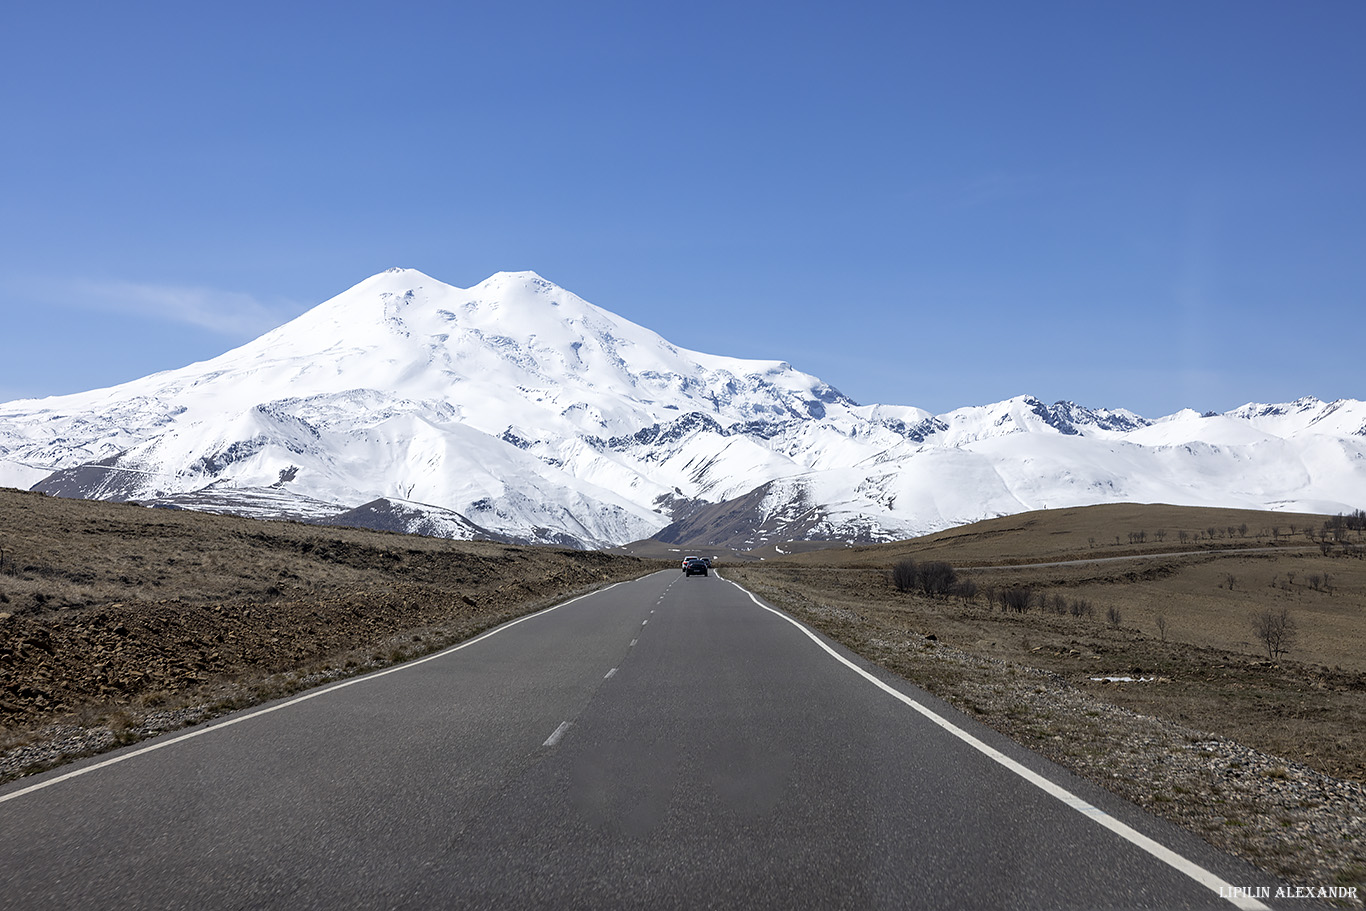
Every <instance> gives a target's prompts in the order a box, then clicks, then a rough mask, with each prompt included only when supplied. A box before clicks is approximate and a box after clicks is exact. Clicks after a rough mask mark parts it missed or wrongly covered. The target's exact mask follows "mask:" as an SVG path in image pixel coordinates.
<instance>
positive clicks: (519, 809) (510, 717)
mask: <svg viewBox="0 0 1366 911" xmlns="http://www.w3.org/2000/svg"><path fill="white" fill-rule="evenodd" d="M1031 778H1036V779H1037V780H1031ZM1040 782H1045V783H1046V784H1047V787H1049V788H1051V789H1052V791H1053V792H1054V793H1050V791H1049V790H1046V789H1045V786H1041V785H1040ZM1059 793H1064V794H1066V795H1068V796H1067V797H1061V798H1060V797H1059ZM1107 821H1108V822H1107ZM1125 832H1128V833H1131V834H1129V835H1125V834H1123V833H1125ZM1134 835H1137V841H1138V842H1139V843H1140V844H1136V843H1135V841H1136V839H1135V838H1134V837H1133V836H1134ZM1147 839H1151V840H1152V844H1153V845H1160V846H1161V847H1160V848H1159V849H1158V850H1157V853H1158V854H1163V852H1167V851H1170V852H1174V854H1172V855H1171V856H1172V857H1179V858H1180V860H1181V864H1185V865H1187V866H1188V867H1189V869H1187V870H1186V872H1181V871H1180V870H1178V869H1176V868H1175V867H1173V866H1172V865H1171V861H1170V858H1168V859H1167V860H1163V859H1159V857H1158V856H1155V854H1154V852H1153V848H1152V847H1151V845H1148V846H1146V847H1145V846H1143V844H1142V843H1143V842H1145V841H1146V840H1147ZM1164 856H1165V855H1164ZM1181 864H1178V866H1180V865H1181ZM1190 869H1197V870H1199V871H1200V872H1201V874H1203V878H1204V879H1205V882H1203V883H1202V882H1199V881H1197V879H1196V878H1193V875H1196V874H1191V873H1190ZM1274 885H1275V884H1274V882H1273V881H1272V880H1271V879H1270V878H1269V877H1268V876H1267V875H1266V874H1264V873H1260V872H1258V871H1255V870H1254V869H1253V868H1251V867H1248V866H1247V865H1245V864H1243V863H1242V862H1240V861H1237V860H1235V859H1233V858H1230V857H1228V856H1226V855H1223V854H1220V853H1218V852H1216V851H1214V850H1213V849H1212V848H1210V847H1209V846H1208V845H1206V844H1204V843H1203V842H1200V841H1198V840H1197V839H1195V838H1193V837H1191V836H1189V835H1187V834H1185V833H1183V832H1181V831H1179V830H1176V829H1174V828H1173V827H1171V826H1169V825H1167V824H1165V823H1162V822H1161V821H1159V820H1157V819H1155V818H1153V817H1151V816H1148V815H1147V814H1145V813H1143V812H1142V811H1141V810H1139V809H1137V808H1136V807H1133V806H1132V805H1130V804H1127V803H1125V802H1123V801H1121V800H1118V799H1117V798H1114V797H1113V796H1111V795H1109V794H1108V793H1106V792H1104V791H1102V790H1100V789H1098V788H1095V787H1093V786H1091V785H1089V784H1087V783H1086V782H1083V781H1080V780H1078V779H1076V778H1073V777H1072V776H1070V775H1069V774H1068V773H1067V772H1065V771H1064V770H1061V769H1059V768H1058V767H1056V766H1053V765H1051V764H1050V763H1048V762H1047V761H1045V760H1043V759H1042V758H1040V757H1038V756H1037V755H1035V754H1032V753H1029V752H1028V751H1025V750H1023V749H1021V748H1019V747H1017V746H1016V745H1014V744H1013V743H1011V742H1009V741H1007V740H1006V739H1005V738H1003V737H1001V736H999V735H997V734H995V733H994V732H991V731H989V730H987V729H985V728H983V727H981V726H980V725H977V724H975V723H973V722H972V721H970V720H968V719H967V718H965V717H964V716H962V715H960V714H959V713H957V712H955V711H954V710H953V709H951V708H949V707H948V706H946V705H944V704H942V703H940V702H938V701H937V700H935V699H933V697H930V696H928V695H927V694H925V693H923V692H922V691H920V690H918V689H916V688H914V687H912V686H910V685H909V684H907V683H906V682H905V681H903V680H901V679H900V678H894V677H892V676H891V675H889V674H887V673H886V672H883V671H880V670H879V669H877V668H874V667H871V666H869V665H867V664H866V663H865V662H863V661H861V660H860V659H858V658H856V657H853V656H852V655H851V654H850V653H848V652H847V651H845V650H843V649H842V648H840V647H839V646H835V645H832V644H831V643H829V642H828V641H827V640H824V639H823V638H822V637H819V636H817V635H816V634H814V633H811V632H809V631H808V630H806V629H805V628H804V627H800V626H798V625H797V624H795V623H794V622H793V621H791V620H790V619H788V618H787V617H786V616H785V615H782V614H779V613H778V612H776V611H774V610H772V609H771V608H768V607H767V606H765V605H763V604H761V603H760V602H758V601H757V600H756V599H754V598H752V597H751V596H750V595H749V594H748V593H747V592H745V591H743V590H742V589H740V588H739V587H738V586H735V585H733V584H731V583H728V582H726V581H725V580H723V579H721V578H719V577H717V576H716V575H711V576H707V577H684V576H682V575H681V574H679V573H677V572H676V571H665V572H658V573H654V574H652V575H649V576H646V577H644V578H641V579H639V580H636V581H634V582H629V583H622V584H618V585H615V586H611V587H609V588H607V589H604V590H601V591H599V592H597V593H595V594H592V595H588V596H583V597H581V598H578V599H574V600H573V601H570V602H566V603H564V604H562V605H560V606H558V607H556V608H552V609H550V610H548V611H544V612H541V613H539V614H534V615H531V616H529V617H526V618H522V619H521V620H518V621H514V622H513V623H510V624H507V625H505V626H503V627H500V628H498V629H497V630H494V631H491V632H490V633H486V634H485V635H484V636H482V637H479V638H478V639H475V640H471V641H470V642H468V643H465V644H464V645H462V646H459V647H456V648H453V649H450V650H447V651H446V652H443V653H439V654H438V655H434V656H430V657H429V658H427V659H423V660H421V661H417V662H412V663H410V664H407V665H402V666H400V667H398V668H393V669H390V670H389V671H386V672H381V673H377V674H374V675H370V676H369V677H363V678H355V679H353V680H350V681H347V682H346V683H344V684H340V685H334V686H332V687H329V688H324V689H320V690H315V691H312V692H310V693H308V694H305V695H304V696H302V697H296V698H294V699H291V700H286V701H283V702H279V703H274V704H270V705H267V706H262V707H259V708H257V709H253V710H250V711H247V712H243V713H239V714H237V715H233V716H229V717H227V718H225V719H222V720H220V721H218V722H216V723H214V724H213V725H209V726H206V727H204V728H198V729H193V730H192V731H190V732H186V733H182V734H178V735H168V736H167V737H163V738H160V739H157V740H153V741H149V742H147V743H144V744H141V745H138V746H135V747H129V748H127V749H125V750H123V751H120V752H118V753H114V754H107V755H106V756H103V757H98V758H93V759H90V760H86V761H83V762H81V763H77V764H74V765H72V766H67V767H64V768H62V769H58V770H54V771H53V772H49V773H47V774H45V775H43V776H36V777H33V778H28V779H23V780H20V781H17V782H12V783H10V784H8V785H6V786H4V787H3V788H0V908H77V907H80V908H88V907H120V908H246V907H252V908H260V907H267V908H333V907H351V908H379V907H384V908H428V907H462V908H512V907H516V908H526V907H543V908H566V907H594V908H627V907H645V906H649V907H652V908H653V907H661V908H706V907H718V908H719V907H756V908H800V907H820V908H879V907H886V908H916V907H923V908H955V907H959V908H980V907H996V908H1055V907H1056V908H1070V907H1088V908H1204V907H1222V908H1227V907H1233V906H1234V905H1231V904H1230V903H1229V902H1227V901H1224V900H1222V899H1221V898H1220V895H1219V890H1220V889H1221V888H1223V887H1224V886H1236V887H1239V888H1244V887H1249V886H1252V887H1257V886H1274ZM1238 905H1240V906H1242V907H1258V906H1259V905H1258V904H1257V903H1256V902H1253V901H1247V900H1240V901H1239V902H1238ZM1298 906H1302V905H1297V907H1298Z"/></svg>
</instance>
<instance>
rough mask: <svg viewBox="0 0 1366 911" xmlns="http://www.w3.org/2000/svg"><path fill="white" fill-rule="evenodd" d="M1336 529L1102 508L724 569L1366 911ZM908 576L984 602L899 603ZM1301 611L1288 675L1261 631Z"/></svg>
mask: <svg viewBox="0 0 1366 911" xmlns="http://www.w3.org/2000/svg"><path fill="white" fill-rule="evenodd" d="M1325 518H1326V517H1323V516H1303V515H1287V514H1281V513H1258V512H1247V511H1233V510H1208V509H1188V508H1178V507H1167V506H1136V505H1123V506H1097V507H1087V508H1084V509H1066V510H1057V511H1048V512H1037V513H1030V514H1026V515H1020V516H1013V517H1009V518H1001V519H994V520H990V521H986V522H980V523H976V524H974V525H969V526H964V527H962V528H957V529H951V530H948V531H945V532H941V533H939V534H935V535H930V536H926V537H924V538H919V539H915V540H912V541H904V542H898V543H895V544H887V545H879V546H872V547H859V548H843V549H828V550H822V551H816V552H808V553H804V554H800V555H793V556H788V557H769V558H768V559H767V560H765V562H763V563H761V564H755V563H745V564H743V565H741V564H732V565H730V566H728V567H727V568H725V569H724V570H723V572H724V575H725V576H726V577H727V578H731V579H734V580H736V581H738V582H740V583H741V584H743V585H745V586H746V587H748V588H751V589H752V590H754V591H756V592H757V593H758V594H760V595H761V596H763V597H765V598H767V599H768V600H770V601H772V602H773V603H775V604H778V605H780V606H782V607H784V608H785V609H787V610H789V611H790V612H791V613H793V614H794V615H796V616H797V617H799V618H800V619H803V620H805V621H807V622H809V623H811V624H812V625H813V626H816V627H817V628H819V629H821V630H822V631H823V632H825V633H827V634H828V635H831V636H832V637H834V638H836V639H839V640H841V641H842V642H844V643H845V644H846V645H848V646H849V647H851V648H852V649H854V650H855V651H857V652H859V653H860V654H862V655H863V656H864V657H866V658H868V659H869V660H871V661H874V662H876V663H878V664H881V665H883V666H884V667H887V668H889V669H891V670H894V671H896V672H897V673H900V674H902V675H903V676H905V677H907V678H908V679H910V680H912V681H914V682H916V683H919V684H921V685H922V686H924V687H926V688H927V689H929V690H930V691H931V692H934V693H936V694H937V695H940V696H942V697H944V698H946V699H948V700H949V701H951V702H954V703H955V704H957V705H958V706H960V707H961V708H963V709H965V710H967V711H968V712H970V713H972V714H974V715H976V716H977V717H979V718H980V719H981V720H983V721H985V722H986V723H988V724H990V725H991V726H993V727H996V728H997V729H998V730H1002V731H1003V732H1005V733H1008V734H1010V735H1011V736H1013V737H1015V738H1016V739H1018V740H1020V741H1021V742H1022V743H1025V744H1026V745H1028V746H1030V747H1031V748H1034V749H1036V750H1038V751H1039V752H1042V753H1044V754H1045V755H1047V756H1049V757H1051V758H1053V759H1054V760H1055V761H1058V762H1060V763H1062V764H1063V765H1066V766H1068V767H1070V768H1072V769H1073V770H1074V771H1076V772H1078V773H1079V774H1082V775H1084V776H1086V777H1089V778H1092V779H1093V780H1096V781H1098V782H1100V783H1101V784H1103V785H1105V786H1106V787H1109V788H1111V789H1112V790H1115V791H1117V792H1118V793H1121V794H1123V795H1124V796H1126V797H1128V798H1129V799H1132V800H1134V801H1136V802H1138V803H1140V804H1142V805H1144V806H1147V807H1149V808H1150V809H1152V810H1153V811H1154V812H1158V813H1160V814H1162V815H1165V816H1167V817H1168V818H1171V819H1173V820H1174V821H1176V822H1179V823H1181V824H1182V825H1186V826H1187V827H1189V828H1191V829H1193V830H1195V831H1196V832H1198V833H1199V834H1201V835H1202V836H1204V837H1206V838H1208V839H1209V840H1210V841H1212V842H1214V843H1215V844H1219V845H1221V846H1223V847H1225V848H1227V849H1229V850H1233V851H1235V852H1237V853H1240V854H1242V855H1243V856H1245V857H1247V858H1249V859H1250V860H1252V861H1254V862H1255V863H1258V864H1260V865H1262V866H1264V867H1266V868H1267V869H1269V870H1272V871H1273V872H1277V873H1278V874H1280V875H1283V876H1288V877H1299V878H1304V877H1320V879H1319V880H1316V881H1319V882H1329V883H1336V884H1338V885H1343V886H1353V885H1356V886H1360V887H1361V888H1360V890H1359V891H1360V892H1361V894H1363V895H1366V789H1363V788H1362V783H1363V782H1366V648H1364V646H1366V561H1363V560H1362V559H1361V558H1360V555H1361V552H1362V544H1363V541H1362V537H1361V534H1360V532H1358V531H1355V530H1352V531H1348V532H1347V533H1346V534H1345V535H1343V540H1340V541H1337V542H1334V543H1333V544H1332V545H1331V546H1330V547H1329V548H1328V553H1327V554H1325V553H1324V548H1323V547H1322V545H1321V540H1322V538H1321V535H1320V530H1321V529H1322V527H1323V524H1324V522H1325ZM1306 531H1309V533H1310V534H1308V535H1307V534H1306ZM1140 533H1142V534H1140ZM1330 537H1331V536H1330ZM1183 538H1184V540H1182V539H1183ZM1178 552H1181V553H1180V554H1179V555H1178ZM905 560H912V561H915V562H916V563H918V564H921V565H923V564H925V563H929V562H933V561H943V562H947V563H949V564H950V565H952V566H954V567H955V568H957V570H958V576H959V578H960V580H967V581H968V585H966V586H962V587H960V588H959V590H958V592H957V593H955V594H952V595H949V596H946V597H931V596H926V595H923V594H914V593H910V592H904V591H899V590H898V589H897V588H896V586H895V585H894V584H893V572H892V571H893V567H895V566H896V565H897V564H898V563H899V562H901V561H905ZM974 589H975V591H974ZM1024 589H1028V590H1030V592H1031V593H1032V597H1031V600H1030V603H1029V606H1028V608H1027V609H1024V610H1017V609H1014V608H1013V607H1010V606H1003V603H1002V595H1003V593H1006V592H1009V591H1016V592H1019V591H1022V590H1024ZM1017 604H1018V599H1017ZM1282 608H1284V609H1286V610H1287V612H1288V616H1289V617H1290V618H1291V619H1292V620H1293V622H1294V625H1295V629H1296V635H1295V638H1294V641H1293V642H1291V643H1289V650H1288V651H1287V652H1286V653H1285V654H1280V655H1278V656H1277V657H1276V659H1275V660H1274V661H1273V660H1271V659H1270V658H1269V656H1268V653H1267V651H1266V647H1265V646H1264V644H1263V643H1262V641H1261V640H1260V639H1259V638H1258V636H1257V634H1256V631H1255V624H1256V622H1257V618H1258V617H1259V616H1260V615H1261V614H1263V613H1264V612H1266V611H1272V612H1274V613H1279V612H1280V610H1281V609H1282ZM1098 678H1099V679H1098ZM1114 678H1129V679H1127V680H1125V679H1120V680H1116V679H1114ZM1215 744H1218V746H1215ZM1197 747H1198V750H1197V752H1195V753H1192V750H1195V749H1196V748H1197ZM1253 769H1257V770H1259V771H1256V772H1254V771H1253ZM1325 795H1327V796H1325ZM1325 878H1326V879H1325Z"/></svg>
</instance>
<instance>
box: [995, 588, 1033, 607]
mask: <svg viewBox="0 0 1366 911" xmlns="http://www.w3.org/2000/svg"><path fill="white" fill-rule="evenodd" d="M1033 603H1034V589H1032V588H1030V587H1029V586H1027V585H1016V586H1013V587H1012V588H1007V589H1003V590H1002V591H1001V610H1003V611H1007V610H1009V611H1014V612H1015V613H1017V614H1023V613H1024V612H1025V611H1027V610H1029V608H1030V605H1032V604H1033Z"/></svg>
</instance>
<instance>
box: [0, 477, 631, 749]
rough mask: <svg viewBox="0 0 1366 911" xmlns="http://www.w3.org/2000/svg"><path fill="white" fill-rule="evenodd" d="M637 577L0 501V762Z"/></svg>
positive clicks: (193, 520) (430, 544)
mask: <svg viewBox="0 0 1366 911" xmlns="http://www.w3.org/2000/svg"><path fill="white" fill-rule="evenodd" d="M653 566H654V565H653V564H649V563H646V562H643V561H640V560H637V559H635V558H632V557H623V556H611V555H607V554H600V553H591V552H583V551H569V550H562V549H555V548H530V547H510V546H505V545H502V544H490V543H477V542H462V541H449V540H444V539H437V538H422V537H417V536H411V535H396V534H386V533H381V532H370V531H362V530H358V529H348V528H332V527H319V526H312V525H302V524H298V523H292V522H259V521H252V520H248V519H240V518H234V517H229V516H214V515H206V514H202V513H193V512H181V511H166V510H150V509H145V508H142V507H138V506H133V505H121V504H111V503H99V502H91V501H83V500H63V499H56V498H51V497H45V496H42V495H40V494H28V493H21V492H19V491H14V490H3V489H0V750H3V749H5V748H7V747H8V746H12V745H14V744H18V743H23V742H25V741H28V740H31V739H33V738H34V737H37V736H39V734H38V732H39V731H41V730H43V729H45V727H46V726H47V725H50V724H53V723H59V722H60V723H64V724H73V723H74V724H77V725H82V724H84V725H89V724H114V723H120V724H123V725H124V726H127V724H128V723H129V722H128V719H133V720H134V721H136V719H137V718H138V717H141V716H142V715H144V714H145V713H146V712H147V711H149V710H153V709H156V710H162V709H166V708H178V707H183V706H190V705H196V704H203V703H221V704H222V705H223V707H224V708H231V707H236V706H238V705H242V704H246V703H250V702H251V701H254V700H259V699H261V698H270V697H273V696H277V695H280V694H281V687H284V688H285V689H289V688H291V687H302V686H305V685H308V683H309V682H310V681H312V682H315V683H316V682H319V681H320V680H322V679H326V678H327V677H328V676H329V675H332V674H335V673H350V672H356V671H358V670H361V669H364V668H367V667H374V666H377V665H378V664H383V663H389V662H393V661H398V660H403V659H404V658H407V657H411V656H412V655H415V654H421V653H424V652H426V651H430V650H431V649H434V648H438V647H441V646H442V645H445V644H448V643H450V642H452V641H457V640H459V639H461V638H464V637H467V636H470V635H473V634H475V633H477V632H479V631H481V630H483V629H486V628H488V627H489V626H492V625H494V624H496V623H499V622H502V621H504V620H507V619H510V618H512V617H515V616H518V615H519V614H522V613H525V612H527V611H529V610H532V609H534V608H536V607H538V606H541V605H545V604H548V603H551V602H553V601H554V600H556V599H558V598H562V597H565V596H567V595H568V594H570V593H573V592H577V591H582V590H585V589H588V588H592V587H594V586H597V585H600V584H602V583H603V582H607V581H615V580H619V579H625V578H632V577H634V576H638V575H641V574H642V573H644V572H646V571H648V570H649V569H650V568H653Z"/></svg>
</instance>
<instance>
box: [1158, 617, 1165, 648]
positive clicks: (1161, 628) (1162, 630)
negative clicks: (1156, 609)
mask: <svg viewBox="0 0 1366 911" xmlns="http://www.w3.org/2000/svg"><path fill="white" fill-rule="evenodd" d="M1157 635H1158V636H1159V637H1161V639H1162V641H1163V642H1166V641H1167V615H1166V614H1158V615H1157Z"/></svg>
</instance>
